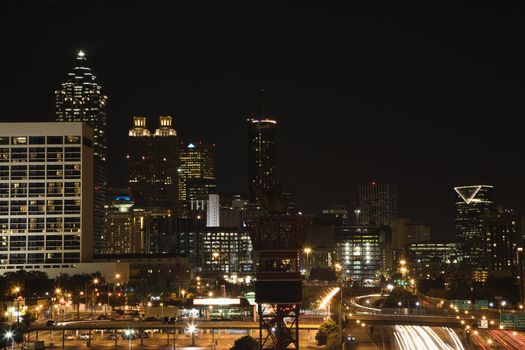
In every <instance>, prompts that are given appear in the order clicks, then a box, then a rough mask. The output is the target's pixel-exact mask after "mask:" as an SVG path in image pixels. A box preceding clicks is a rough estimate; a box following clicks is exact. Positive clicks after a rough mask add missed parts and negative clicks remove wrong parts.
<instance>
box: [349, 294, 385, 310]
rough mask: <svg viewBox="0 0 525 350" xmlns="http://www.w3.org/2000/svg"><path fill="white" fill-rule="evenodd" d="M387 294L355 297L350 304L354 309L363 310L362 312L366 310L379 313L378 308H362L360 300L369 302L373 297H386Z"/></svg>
mask: <svg viewBox="0 0 525 350" xmlns="http://www.w3.org/2000/svg"><path fill="white" fill-rule="evenodd" d="M387 296H388V294H384V295H382V294H370V295H362V296H358V297H355V298H353V299H352V300H351V301H350V303H351V304H352V306H354V307H356V308H359V309H364V310H367V311H374V312H381V309H378V308H375V307H369V306H364V305H362V304H361V303H360V302H361V301H362V299H365V300H369V299H370V298H373V297H387Z"/></svg>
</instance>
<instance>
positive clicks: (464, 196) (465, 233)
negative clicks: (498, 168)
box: [454, 185, 494, 269]
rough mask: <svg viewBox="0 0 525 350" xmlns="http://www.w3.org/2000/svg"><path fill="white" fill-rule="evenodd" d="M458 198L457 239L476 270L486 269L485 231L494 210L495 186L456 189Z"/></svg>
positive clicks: (464, 256) (467, 260)
mask: <svg viewBox="0 0 525 350" xmlns="http://www.w3.org/2000/svg"><path fill="white" fill-rule="evenodd" d="M454 190H455V191H456V193H457V197H456V219H455V225H456V237H457V238H458V241H459V243H461V250H462V254H463V258H464V260H465V262H466V263H468V264H470V265H471V266H472V267H473V268H474V269H476V268H479V269H486V268H487V267H488V266H487V260H486V253H485V252H486V249H485V230H486V227H487V223H488V217H489V215H490V213H491V212H492V211H493V210H494V202H493V200H492V191H493V186H490V185H473V186H458V187H454Z"/></svg>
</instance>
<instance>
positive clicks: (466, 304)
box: [452, 300, 472, 310]
mask: <svg viewBox="0 0 525 350" xmlns="http://www.w3.org/2000/svg"><path fill="white" fill-rule="evenodd" d="M452 304H454V307H457V308H458V309H466V310H469V309H470V308H471V305H472V302H471V301H470V300H452Z"/></svg>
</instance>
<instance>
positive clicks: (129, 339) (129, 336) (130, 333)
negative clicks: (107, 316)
mask: <svg viewBox="0 0 525 350" xmlns="http://www.w3.org/2000/svg"><path fill="white" fill-rule="evenodd" d="M133 333H134V332H133V330H132V329H126V330H125V331H124V334H125V335H126V337H128V348H129V350H131V335H132V334H133Z"/></svg>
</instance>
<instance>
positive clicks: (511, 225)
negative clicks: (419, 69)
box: [485, 208, 518, 276]
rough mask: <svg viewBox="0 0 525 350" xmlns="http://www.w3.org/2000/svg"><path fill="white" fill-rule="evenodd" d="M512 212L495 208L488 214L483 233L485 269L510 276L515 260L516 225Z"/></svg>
mask: <svg viewBox="0 0 525 350" xmlns="http://www.w3.org/2000/svg"><path fill="white" fill-rule="evenodd" d="M517 221H518V220H517V217H516V214H515V213H514V211H513V210H511V209H503V208H497V209H496V210H494V211H492V212H491V213H490V214H489V217H488V220H487V229H486V231H485V247H486V257H487V267H488V269H489V270H490V271H492V272H493V273H496V274H507V275H509V276H510V275H511V274H512V272H515V263H516V260H517V256H516V253H517V240H518V223H517Z"/></svg>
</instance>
